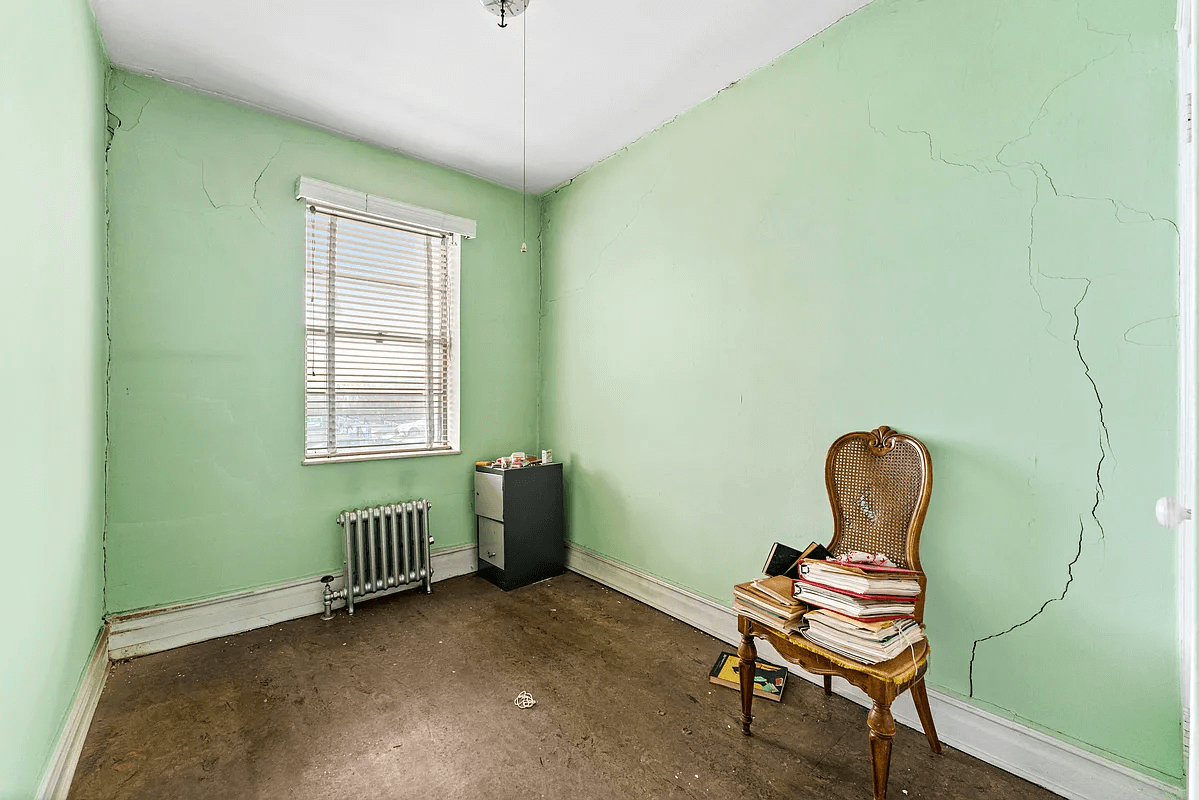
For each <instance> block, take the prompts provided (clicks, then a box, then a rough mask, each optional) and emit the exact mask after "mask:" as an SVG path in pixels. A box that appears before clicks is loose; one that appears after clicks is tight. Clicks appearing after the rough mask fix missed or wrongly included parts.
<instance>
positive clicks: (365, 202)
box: [296, 177, 476, 465]
mask: <svg viewBox="0 0 1199 800" xmlns="http://www.w3.org/2000/svg"><path fill="white" fill-rule="evenodd" d="M296 199H297V200H303V201H304V203H305V206H306V207H305V210H304V213H305V219H307V215H308V213H309V211H308V207H311V208H313V209H315V210H317V211H321V212H324V213H331V214H334V215H337V216H343V217H349V218H352V219H356V220H359V221H362V222H367V223H371V222H375V223H379V224H381V225H400V226H404V227H406V228H412V229H416V230H417V231H422V230H423V231H427V232H429V233H434V234H440V235H446V236H448V237H449V239H450V242H449V276H448V279H449V285H448V287H447V289H448V292H449V297H450V320H449V333H450V342H451V346H450V360H449V369H448V373H447V380H448V383H449V387H448V392H447V412H448V420H447V422H448V430H447V434H448V445H449V446H448V448H439V449H427V450H412V449H405V450H399V449H397V450H395V451H382V452H371V453H347V454H334V455H329V456H316V457H310V456H309V455H308V442H307V417H308V415H307V406H308V401H307V378H306V375H307V371H308V357H309V354H308V336H307V335H305V337H304V369H305V383H304V384H302V397H303V398H304V399H303V405H304V410H305V413H304V425H303V426H301V429H300V430H301V434H302V436H301V440H302V447H301V452H302V453H303V458H302V460H301V463H302V464H304V465H312V464H336V463H345V462H353V461H379V460H384V459H393V458H421V457H424V456H442V455H458V454H460V453H461V452H462V449H461V441H460V419H461V413H460V412H461V369H460V364H461V350H462V347H461V324H460V322H461V321H460V308H461V300H462V293H461V271H462V259H461V250H462V248H461V240H462V239H473V238H475V231H476V224H475V221H474V220H470V219H465V218H463V217H456V216H453V215H451V214H445V213H442V212H440V211H434V210H432V209H427V208H421V207H419V206H413V205H409V204H407V203H401V202H399V201H398V200H390V199H388V198H385V197H379V196H377V195H369V194H366V193H365V192H359V191H356V190H353V189H346V188H344V187H341V186H336V185H334V184H331V183H326V182H325V181H320V180H316V179H314V178H308V177H301V178H300V179H299V181H298V183H297V187H296ZM304 235H305V239H307V236H308V233H307V224H306V225H305V234H304ZM304 249H305V253H307V247H305V248H304ZM305 258H307V256H305ZM305 269H307V264H305ZM307 306H308V299H307V292H306V291H305V296H304V301H303V319H304V324H305V327H307V310H308V309H307Z"/></svg>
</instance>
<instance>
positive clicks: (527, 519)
mask: <svg viewBox="0 0 1199 800" xmlns="http://www.w3.org/2000/svg"><path fill="white" fill-rule="evenodd" d="M475 514H476V515H477V516H476V519H477V522H478V536H479V575H480V576H481V577H484V578H486V579H487V580H489V581H491V582H492V583H494V584H495V585H496V586H498V587H500V588H501V589H503V590H504V591H507V590H509V589H515V588H517V587H518V586H525V585H527V584H530V583H533V582H534V581H540V580H544V579H546V578H552V577H553V576H555V575H561V574H562V572H563V571H564V570H565V569H566V530H565V508H564V505H563V499H562V465H561V464H538V465H535V466H530V467H521V468H520V469H496V468H495V467H475Z"/></svg>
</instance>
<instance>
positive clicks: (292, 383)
mask: <svg viewBox="0 0 1199 800" xmlns="http://www.w3.org/2000/svg"><path fill="white" fill-rule="evenodd" d="M108 105H109V112H110V115H111V117H110V124H111V125H112V127H113V130H114V132H113V139H112V144H111V149H110V151H109V175H110V177H109V210H110V228H109V237H110V245H109V262H110V278H111V323H112V324H111V334H112V371H111V403H110V412H111V414H110V416H111V442H110V444H111V447H110V450H111V457H110V470H109V482H108V495H109V509H108V511H109V513H108V537H107V546H108V581H107V599H108V609H109V611H110V612H114V613H115V612H120V611H126V610H130V609H135V608H144V607H151V606H161V605H167V604H171V603H177V602H183V601H187V600H192V599H196V598H201V597H206V596H212V595H220V594H226V593H229V592H234V591H238V590H241V589H246V588H251V587H256V586H263V585H269V584H273V583H278V582H282V581H286V580H289V579H293V578H299V577H305V576H309V575H319V574H320V573H322V572H326V571H334V570H338V569H340V565H341V560H342V557H343V556H342V553H341V551H340V549H339V548H340V547H341V542H342V539H341V538H339V537H340V533H339V531H340V530H341V529H340V528H338V527H337V526H336V524H335V523H334V518H335V516H336V515H337V513H338V512H339V511H341V510H342V509H345V508H354V507H360V506H363V505H374V504H376V503H380V502H383V501H394V500H399V499H409V498H417V497H425V498H428V499H429V500H430V501H431V502H432V503H433V507H434V512H433V517H432V522H433V527H434V535H435V537H436V539H437V544H436V546H437V547H438V548H445V547H453V546H456V545H461V544H465V543H468V542H473V541H474V517H473V515H472V503H471V499H472V496H473V495H472V492H473V484H472V482H471V481H472V478H471V475H472V472H473V465H474V462H475V461H476V460H479V459H482V458H488V457H494V456H495V454H497V453H501V452H512V451H513V450H515V449H520V448H523V449H525V450H527V451H533V450H534V448H535V446H536V419H537V418H536V401H537V397H536V391H537V389H536V387H537V362H536V352H537V297H538V288H537V286H538V271H539V262H540V253H539V250H538V248H537V245H536V239H535V238H534V237H533V236H530V240H529V245H530V251H529V253H527V254H525V255H522V254H521V253H520V245H521V223H522V216H521V215H522V198H521V195H520V193H518V192H513V191H511V190H509V189H505V188H502V187H500V186H497V185H495V184H491V183H487V182H485V181H482V180H479V179H476V178H471V177H468V176H466V175H462V174H459V173H455V172H451V171H449V170H446V169H443V168H440V167H435V166H432V165H430V164H425V163H421V162H417V161H414V160H412V159H408V158H404V157H402V156H399V155H396V154H394V153H389V152H386V151H383V150H380V149H377V148H374V147H370V146H367V145H363V144H360V143H356V142H351V141H348V140H346V139H343V138H340V137H337V136H333V135H330V134H327V133H324V132H321V131H317V130H314V129H312V128H308V127H305V126H303V125H299V124H296V123H292V122H287V121H284V120H280V119H277V118H274V117H271V116H269V115H267V114H264V113H261V112H258V111H252V110H249V109H246V108H243V107H240V106H236V105H232V104H230V103H225V102H222V101H219V100H216V99H213V98H211V97H206V96H202V95H198V94H194V93H191V92H187V91H183V90H180V89H178V88H175V87H173V86H170V85H168V84H165V83H162V82H159V81H155V80H152V79H149V78H144V77H140V76H135V75H131V74H129V73H125V72H122V71H119V70H116V71H113V73H112V74H111V77H110V80H109V89H108ZM300 175H310V176H312V177H315V178H320V179H322V180H327V181H332V182H333V183H336V184H339V185H343V186H348V187H351V188H355V189H359V190H362V191H367V192H370V193H372V194H378V195H382V196H384V197H394V198H396V199H398V200H402V201H405V202H409V203H413V204H415V205H420V206H425V207H429V208H436V209H439V210H443V211H446V212H449V213H452V214H456V215H459V216H463V217H469V218H472V219H476V220H477V221H478V230H479V236H478V238H477V239H475V240H471V241H467V242H464V243H463V252H462V342H461V344H462V407H461V420H462V428H461V430H462V450H463V454H462V455H458V456H438V457H435V458H409V459H398V460H390V461H374V462H363V463H355V464H322V465H317V466H308V467H303V466H301V465H300V459H301V458H302V456H303V442H304V436H303V430H304V411H303V370H304V321H303V296H304V295H303V277H304V254H303V247H304V211H303V204H302V203H300V202H298V201H296V199H295V186H296V179H297V178H298V177H299V176H300ZM526 213H527V215H528V217H527V219H528V223H529V230H530V231H533V232H535V231H536V225H537V221H538V219H539V217H540V205H539V202H538V201H536V200H534V199H530V200H529V202H528V203H527V212H526Z"/></svg>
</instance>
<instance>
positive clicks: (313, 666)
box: [70, 574, 1055, 800]
mask: <svg viewBox="0 0 1199 800" xmlns="http://www.w3.org/2000/svg"><path fill="white" fill-rule="evenodd" d="M934 644H935V643H934ZM729 649H732V648H730V647H729V646H728V645H726V644H723V643H721V642H718V641H717V640H715V639H713V638H711V637H709V636H707V635H705V634H703V633H700V632H699V631H696V630H695V629H693V628H690V627H688V626H686V625H684V624H682V623H680V622H677V621H675V620H673V619H671V618H670V617H667V616H666V615H664V614H661V613H659V612H657V611H654V610H652V609H650V608H648V607H647V606H644V605H642V604H640V603H638V602H636V601H634V600H631V599H629V598H628V597H624V596H623V595H620V594H617V593H616V592H613V591H610V590H608V589H606V588H604V587H602V586H600V585H598V584H596V583H593V582H591V581H589V580H587V579H585V578H582V577H580V576H578V575H573V574H568V575H563V576H561V577H559V578H555V579H553V580H552V581H547V582H544V583H541V584H537V585H534V586H529V587H526V588H524V589H518V590H516V591H513V592H508V593H504V592H501V591H500V590H498V589H496V588H495V587H493V586H492V585H491V584H489V583H486V582H485V581H483V580H481V579H478V578H475V577H473V576H472V577H463V578H455V579H453V580H449V581H445V582H443V583H439V584H436V585H435V587H434V590H433V594H432V596H425V595H423V594H419V593H415V594H414V593H405V594H402V595H396V596H392V597H387V598H380V599H378V600H372V601H367V602H365V603H363V604H362V605H361V606H360V607H359V608H358V611H357V613H355V614H354V616H353V617H352V618H351V617H348V616H347V615H346V614H345V613H344V612H341V613H339V614H338V616H337V618H336V619H335V620H333V621H331V622H322V621H321V620H320V619H318V618H317V617H315V616H313V617H308V618H305V619H300V620H294V621H292V622H286V623H283V624H280V625H274V626H272V627H270V628H265V629H261V630H257V631H252V632H250V633H244V634H240V635H238V636H231V637H228V638H226V639H216V640H213V641H209V642H203V643H201V644H196V645H191V646H190V647H184V648H180V649H178V650H172V651H169V652H165V653H157V654H155V655H150V656H144V657H142V658H138V659H134V660H132V661H127V662H123V663H118V664H115V665H113V667H112V674H111V675H110V677H109V680H108V685H107V687H106V688H105V689H104V694H103V696H102V697H101V699H100V705H99V708H98V709H97V710H96V715H95V719H94V721H93V722H92V727H91V730H90V732H89V733H88V737H87V742H86V745H85V746H84V750H83V756H82V758H81V760H80V763H79V768H78V770H77V772H76V775H75V782H74V784H73V786H72V788H71V794H70V797H72V798H75V799H76V800H85V799H86V798H155V799H156V800H157V799H159V798H180V799H181V800H182V799H184V798H205V800H207V799H208V798H213V797H222V798H224V797H228V798H288V797H294V798H314V797H350V796H354V797H395V796H399V795H401V794H403V795H405V796H416V797H429V798H438V800H443V799H444V798H476V797H479V798H530V797H547V798H570V800H586V799H587V798H614V797H619V798H673V797H680V798H681V797H689V798H789V799H793V798H803V799H805V800H806V799H808V798H811V799H812V800H816V799H817V798H819V800H837V799H839V798H852V800H866V799H867V798H869V797H870V796H871V794H870V761H869V754H868V749H867V740H866V712H865V710H864V709H862V708H860V707H858V706H856V705H854V704H853V703H850V702H849V701H848V700H844V699H842V698H840V697H831V698H826V697H825V696H824V694H823V692H822V691H821V690H820V689H819V688H817V687H815V686H813V685H812V684H809V683H807V682H806V681H803V680H801V679H798V678H795V677H792V679H791V680H790V681H789V682H788V686H787V691H786V696H785V698H784V700H783V702H782V703H781V704H780V703H773V702H770V701H767V700H761V699H759V700H758V701H757V702H756V703H755V712H756V714H755V716H756V720H755V723H754V727H755V731H756V733H757V735H756V736H754V737H753V738H746V737H744V736H742V735H741V733H740V730H739V729H738V723H737V719H738V716H737V715H738V703H739V700H738V695H737V693H736V692H734V691H733V690H731V689H726V688H723V687H718V686H713V685H712V684H710V683H708V679H707V675H708V669H709V668H710V667H711V665H712V663H713V662H714V661H715V660H716V656H717V655H718V654H719V653H720V652H721V651H722V650H729ZM522 690H527V691H528V692H530V693H531V694H532V695H533V697H534V698H535V699H536V700H537V705H536V706H534V707H533V708H532V709H529V710H520V709H518V708H516V707H515V706H514V705H513V703H512V700H513V698H515V697H516V695H517V694H518V693H519V692H520V691H522ZM945 750H946V752H945V754H944V755H941V756H933V755H932V754H931V753H930V752H929V748H928V744H927V743H926V742H925V740H924V736H923V735H922V734H921V733H920V732H918V731H913V730H910V729H908V728H905V727H903V726H900V728H899V734H898V735H897V736H896V739H895V748H894V753H893V756H892V761H891V784H890V790H889V792H888V796H889V797H891V798H892V800H899V799H901V798H902V799H903V800H909V799H914V798H963V800H965V799H966V798H969V800H982V799H983V798H1005V799H1006V798H1050V797H1055V795H1053V794H1051V793H1049V792H1046V791H1044V790H1042V789H1039V788H1037V787H1036V786H1033V785H1032V784H1029V783H1027V782H1025V781H1023V780H1021V779H1019V778H1016V777H1014V776H1012V775H1009V774H1007V773H1005V772H1002V771H1000V770H998V769H996V768H994V767H991V766H988V765H987V764H984V763H982V762H981V761H978V760H976V759H974V758H971V757H969V756H967V755H964V754H962V753H959V752H956V751H954V750H952V749H951V748H948V747H947V748H945Z"/></svg>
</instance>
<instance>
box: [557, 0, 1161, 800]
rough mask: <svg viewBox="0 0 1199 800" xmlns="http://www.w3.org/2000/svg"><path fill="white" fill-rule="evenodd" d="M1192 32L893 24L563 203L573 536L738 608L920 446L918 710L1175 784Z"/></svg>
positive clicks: (893, 8) (561, 432)
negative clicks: (892, 439)
mask: <svg viewBox="0 0 1199 800" xmlns="http://www.w3.org/2000/svg"><path fill="white" fill-rule="evenodd" d="M1173 23H1174V4H1173V3H1172V2H1168V1H1167V0H1153V1H1152V2H1143V3H1135V4H1132V3H1122V2H1115V0H1079V2H1077V3H1076V2H1074V0H1052V1H1047V0H1023V1H1017V2H1008V1H1005V2H999V0H978V1H977V2H970V3H962V2H957V1H956V0H923V1H920V0H876V2H874V3H872V4H871V5H869V6H867V7H866V8H865V9H864V10H862V11H860V12H858V13H857V14H855V15H853V16H851V17H849V18H847V19H845V20H843V21H842V22H840V23H838V24H837V25H835V26H834V27H833V28H831V29H830V30H828V31H826V32H824V33H823V34H821V35H819V36H817V37H816V38H814V39H812V40H811V41H809V42H807V43H805V44H803V45H801V46H800V47H798V48H796V49H795V50H793V51H792V52H790V53H788V54H787V55H785V56H784V57H782V58H781V59H779V60H778V61H776V62H775V63H773V64H772V65H770V66H768V67H767V68H765V69H763V70H761V71H759V72H757V73H755V74H754V75H752V76H750V77H748V78H746V79H745V80H743V81H741V82H739V83H738V84H736V85H735V86H733V87H732V88H730V89H728V90H726V91H725V92H723V93H721V94H720V95H718V96H717V97H715V98H713V99H712V100H710V101H708V102H706V103H704V104H702V105H700V106H699V107H697V108H695V109H693V110H692V111H690V112H688V113H687V114H685V115H684V116H682V117H680V118H679V119H678V120H676V121H675V122H673V123H671V124H669V125H667V126H665V127H664V128H662V129H660V130H658V131H656V132H655V133H653V134H651V135H649V136H647V137H645V138H644V139H642V140H641V141H639V142H637V143H636V144H634V145H633V146H631V147H629V148H628V149H627V151H625V152H622V153H621V154H619V155H617V156H614V157H613V158H611V159H609V160H608V161H606V162H604V163H602V164H600V165H599V166H597V167H596V168H594V169H592V170H591V171H589V172H587V173H585V174H584V175H582V176H580V177H578V178H576V179H575V180H574V181H573V182H572V183H571V184H569V185H567V186H565V187H563V188H561V189H559V190H558V191H556V192H554V193H552V194H550V195H548V196H547V197H546V198H544V206H543V231H542V235H543V247H544V273H545V275H544V294H543V300H542V306H541V314H542V322H541V358H542V364H543V367H542V369H543V378H542V390H541V400H542V403H541V415H542V416H541V425H540V442H541V446H542V447H552V448H553V449H554V452H555V455H556V456H557V457H558V458H559V459H560V460H562V461H564V462H566V464H567V469H568V472H567V486H568V491H569V498H568V518H569V528H570V537H571V539H572V541H574V542H575V543H576V544H578V545H581V546H583V547H586V548H590V549H593V550H595V551H598V552H600V553H602V554H604V555H607V556H610V557H612V558H615V559H618V560H620V561H622V562H625V563H628V564H631V565H633V566H635V567H637V568H638V569H641V570H644V571H647V572H649V573H652V574H655V575H658V576H660V577H662V578H664V579H665V580H667V581H669V582H671V583H673V584H676V585H679V586H683V587H686V588H688V589H690V590H693V591H695V592H698V593H700V594H703V595H706V596H708V597H712V598H715V599H718V600H720V601H722V602H725V603H728V602H729V601H730V599H731V597H730V595H731V591H730V589H731V585H732V584H733V583H734V582H735V581H740V580H745V579H746V578H748V577H750V576H753V575H754V574H757V573H758V571H759V570H760V569H761V565H762V561H763V559H764V557H765V554H766V551H767V549H768V547H769V546H770V544H771V542H773V541H775V540H776V539H777V540H782V541H787V542H790V543H792V544H795V545H803V544H806V543H807V542H809V541H811V540H814V539H815V540H827V538H828V537H829V535H830V534H831V524H830V514H829V509H828V503H827V499H826V496H825V492H824V482H823V472H822V470H823V459H824V455H825V452H826V450H827V448H828V445H829V444H830V443H831V442H832V441H833V440H834V439H835V438H836V437H837V436H839V435H840V434H841V433H844V432H846V431H850V430H862V429H870V428H873V427H876V426H878V425H883V424H886V425H890V426H892V427H894V428H897V429H899V430H901V431H904V432H908V433H912V434H914V435H916V436H918V437H920V438H921V439H922V440H923V441H924V442H925V443H926V444H927V445H928V447H929V449H930V451H931V453H932V457H933V464H934V471H935V478H936V479H935V486H934V491H933V498H932V505H931V507H930V510H929V515H928V519H927V523H926V525H925V532H924V537H923V547H922V555H923V562H924V566H925V569H926V570H927V572H928V575H929V604H928V609H927V622H928V631H929V637H930V640H931V643H932V649H933V658H932V662H933V663H932V668H931V671H930V673H929V682H930V685H932V686H933V687H935V688H936V689H939V690H941V691H943V692H947V693H950V694H953V695H958V696H962V697H967V698H970V702H972V703H974V704H976V705H979V706H981V707H983V708H985V709H987V710H989V711H993V712H995V713H997V714H1000V715H1002V716H1005V717H1008V718H1011V719H1016V720H1019V721H1020V722H1022V723H1024V724H1029V725H1032V726H1034V727H1036V728H1039V729H1041V730H1044V731H1047V732H1050V733H1052V734H1053V735H1055V736H1058V737H1060V738H1062V739H1065V740H1067V741H1070V742H1074V743H1077V744H1080V745H1082V746H1083V747H1085V748H1088V749H1090V750H1092V751H1094V752H1096V753H1099V754H1101V755H1103V756H1105V757H1108V758H1112V759H1115V760H1116V761H1119V762H1122V763H1124V764H1128V765H1131V766H1133V767H1134V768H1136V769H1138V770H1141V771H1143V772H1145V773H1147V774H1150V775H1153V776H1156V777H1158V778H1161V779H1163V780H1166V781H1168V782H1171V783H1178V782H1180V781H1181V776H1182V774H1183V773H1182V749H1181V723H1180V684H1179V674H1178V672H1179V666H1178V644H1177V631H1176V628H1175V594H1174V592H1175V587H1174V569H1175V565H1174V561H1173V554H1174V543H1173V540H1172V538H1171V537H1170V536H1168V535H1164V534H1163V532H1162V531H1161V530H1160V529H1158V528H1157V527H1156V525H1155V523H1154V519H1153V503H1154V500H1155V499H1156V498H1157V497H1158V496H1159V495H1162V494H1169V493H1171V492H1172V491H1173V488H1174V485H1175V468H1176V462H1177V430H1176V429H1177V424H1176V417H1177V412H1178V410H1177V388H1176V387H1177V366H1176V360H1177V358H1178V352H1177V331H1176V322H1177V320H1176V311H1177V278H1176V274H1177V261H1176V250H1177V230H1176V227H1175V225H1174V223H1173V222H1171V221H1170V219H1169V218H1170V217H1171V215H1172V214H1173V210H1174V208H1175V170H1176V166H1175V141H1176V137H1175V132H1174V131H1175V127H1174V124H1175V119H1176V114H1175V108H1176V99H1175V91H1176V77H1175V73H1176V55H1175V34H1174V30H1173ZM1050 601H1051V602H1050ZM1047 602H1048V605H1046V603H1047ZM1042 609H1043V610H1042Z"/></svg>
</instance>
